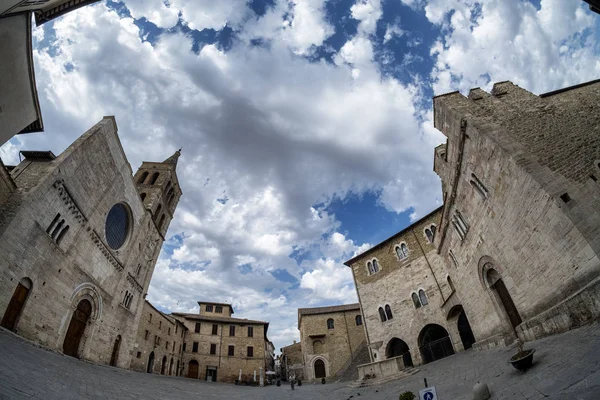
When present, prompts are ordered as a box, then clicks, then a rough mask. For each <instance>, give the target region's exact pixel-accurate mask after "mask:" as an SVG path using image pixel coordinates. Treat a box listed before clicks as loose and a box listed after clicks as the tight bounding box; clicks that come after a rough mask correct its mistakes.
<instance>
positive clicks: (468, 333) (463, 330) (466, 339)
mask: <svg viewBox="0 0 600 400" xmlns="http://www.w3.org/2000/svg"><path fill="white" fill-rule="evenodd" d="M457 325H458V333H459V335H460V340H461V342H462V344H463V347H464V348H465V350H467V349H470V348H471V347H473V344H474V343H475V335H473V331H472V330H471V324H469V320H468V319H467V314H465V310H462V311H461V312H460V315H459V316H458V322H457Z"/></svg>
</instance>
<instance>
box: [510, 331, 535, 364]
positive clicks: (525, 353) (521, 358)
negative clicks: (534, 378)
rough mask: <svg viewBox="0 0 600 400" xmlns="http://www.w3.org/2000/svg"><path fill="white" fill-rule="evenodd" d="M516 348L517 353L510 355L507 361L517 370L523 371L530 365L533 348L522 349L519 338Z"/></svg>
mask: <svg viewBox="0 0 600 400" xmlns="http://www.w3.org/2000/svg"><path fill="white" fill-rule="evenodd" d="M517 349H518V352H517V354H515V355H514V356H512V357H511V358H510V360H508V362H509V363H511V365H512V366H513V367H515V368H516V369H518V370H519V371H525V370H526V369H527V368H529V367H531V363H532V362H533V353H535V349H528V350H524V349H523V342H522V341H521V339H517Z"/></svg>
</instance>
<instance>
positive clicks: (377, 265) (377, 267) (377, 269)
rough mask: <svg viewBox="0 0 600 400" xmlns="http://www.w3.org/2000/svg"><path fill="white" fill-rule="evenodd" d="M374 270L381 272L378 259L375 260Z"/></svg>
mask: <svg viewBox="0 0 600 400" xmlns="http://www.w3.org/2000/svg"><path fill="white" fill-rule="evenodd" d="M373 272H379V263H378V262H377V260H373Z"/></svg>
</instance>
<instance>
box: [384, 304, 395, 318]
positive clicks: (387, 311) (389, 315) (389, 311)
mask: <svg viewBox="0 0 600 400" xmlns="http://www.w3.org/2000/svg"><path fill="white" fill-rule="evenodd" d="M385 316H386V317H387V319H388V320H390V319H392V318H394V317H393V316H392V307H390V305H389V304H386V305H385Z"/></svg>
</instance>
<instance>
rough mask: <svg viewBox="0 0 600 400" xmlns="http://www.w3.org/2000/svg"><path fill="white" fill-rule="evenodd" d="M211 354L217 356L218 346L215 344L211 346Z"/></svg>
mask: <svg viewBox="0 0 600 400" xmlns="http://www.w3.org/2000/svg"><path fill="white" fill-rule="evenodd" d="M210 354H217V345H216V344H214V343H211V344H210Z"/></svg>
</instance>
